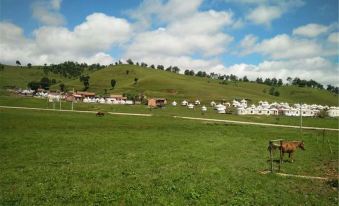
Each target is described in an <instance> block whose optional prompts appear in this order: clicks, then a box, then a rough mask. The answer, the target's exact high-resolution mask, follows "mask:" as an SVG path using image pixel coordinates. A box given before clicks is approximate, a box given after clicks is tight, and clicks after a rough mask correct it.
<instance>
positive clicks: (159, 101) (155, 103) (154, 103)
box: [147, 98, 167, 107]
mask: <svg viewBox="0 0 339 206" xmlns="http://www.w3.org/2000/svg"><path fill="white" fill-rule="evenodd" d="M165 104H167V101H166V99H165V98H150V99H148V103H147V105H148V106H149V107H163V106H165Z"/></svg>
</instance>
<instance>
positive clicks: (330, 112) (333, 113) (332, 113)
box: [327, 107, 339, 117]
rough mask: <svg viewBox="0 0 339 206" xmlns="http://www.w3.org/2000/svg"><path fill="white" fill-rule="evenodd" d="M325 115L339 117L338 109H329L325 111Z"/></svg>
mask: <svg viewBox="0 0 339 206" xmlns="http://www.w3.org/2000/svg"><path fill="white" fill-rule="evenodd" d="M327 115H328V116H329V117H339V107H330V109H329V110H327Z"/></svg>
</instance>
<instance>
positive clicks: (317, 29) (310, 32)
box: [293, 24, 329, 37]
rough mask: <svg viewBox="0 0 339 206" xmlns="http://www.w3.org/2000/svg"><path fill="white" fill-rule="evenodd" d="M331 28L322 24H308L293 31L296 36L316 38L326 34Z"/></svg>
mask: <svg viewBox="0 0 339 206" xmlns="http://www.w3.org/2000/svg"><path fill="white" fill-rule="evenodd" d="M328 29H329V27H328V26H324V25H321V24H307V25H304V26H301V27H298V28H296V29H294V30H293V34H294V35H299V36H305V37H316V36H318V35H320V34H323V33H326V32H327V31H328Z"/></svg>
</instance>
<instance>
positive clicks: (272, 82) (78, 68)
mask: <svg viewBox="0 0 339 206" xmlns="http://www.w3.org/2000/svg"><path fill="white" fill-rule="evenodd" d="M126 63H127V64H129V65H137V66H141V67H145V68H151V69H158V70H163V71H167V72H173V73H179V72H180V70H181V69H180V68H179V67H178V66H169V67H167V68H165V67H164V66H163V65H157V66H155V65H153V64H152V65H150V66H148V64H147V63H145V62H141V63H139V62H133V60H131V59H128V60H127V61H126ZM121 64H123V62H122V61H120V60H119V61H117V62H115V63H114V64H110V65H109V66H113V65H121ZM16 65H17V66H21V62H20V61H19V60H17V61H16ZM21 67H22V66H21ZM31 67H32V64H31V63H28V64H27V68H31ZM38 68H40V69H42V70H43V72H44V74H45V75H46V76H48V74H49V73H53V74H59V75H61V76H63V77H65V78H77V77H79V79H80V81H81V82H83V84H84V90H87V89H88V88H89V76H88V75H87V76H84V75H83V73H84V71H85V70H88V71H97V70H100V69H104V68H106V66H105V65H100V64H91V65H88V64H86V63H78V62H73V61H66V62H64V63H60V64H50V65H49V66H48V65H47V64H45V65H44V66H39V67H38ZM1 70H4V65H3V64H0V71H1ZM183 73H184V75H187V76H196V77H206V78H210V79H218V80H220V84H228V82H256V83H258V84H265V85H268V86H271V87H274V88H277V87H280V86H282V85H284V83H283V80H282V79H277V78H275V77H274V78H265V79H263V78H261V77H258V78H257V79H256V80H255V81H250V80H249V79H248V78H247V76H244V77H238V76H236V75H234V74H229V75H226V74H216V73H213V72H212V73H209V74H208V73H206V72H205V71H197V72H195V71H193V70H189V69H186V70H184V72H183ZM136 79H137V78H136ZM114 81H115V80H114ZM286 81H287V82H288V83H286V85H294V86H298V87H310V88H316V89H321V90H322V89H325V87H324V85H322V84H320V83H319V82H317V81H315V80H312V79H311V80H305V79H300V78H299V77H295V78H292V77H288V78H287V79H286ZM136 82H137V80H135V84H136ZM115 83H116V82H115ZM114 85H115V84H114ZM113 87H114V86H113ZM271 90H272V89H270V91H271ZM273 90H274V89H273ZM275 90H276V89H275ZM326 90H327V91H330V92H333V93H335V94H338V93H339V88H338V87H335V86H333V85H330V84H329V85H327V87H326ZM269 93H270V94H271V95H276V96H279V94H278V92H277V91H273V92H269Z"/></svg>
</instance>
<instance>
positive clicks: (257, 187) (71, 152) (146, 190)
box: [0, 108, 338, 205]
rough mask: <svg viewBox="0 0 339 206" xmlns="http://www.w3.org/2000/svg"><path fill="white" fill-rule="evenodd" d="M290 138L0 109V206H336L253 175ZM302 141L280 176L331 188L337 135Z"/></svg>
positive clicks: (301, 185)
mask: <svg viewBox="0 0 339 206" xmlns="http://www.w3.org/2000/svg"><path fill="white" fill-rule="evenodd" d="M297 135H298V130H296V129H279V128H269V127H260V126H238V125H229V124H215V123H209V122H196V121H190V120H180V119H174V118H171V117H169V116H165V115H163V116H162V115H156V116H153V117H127V116H115V115H105V116H104V117H102V118H99V117H95V115H94V114H80V113H68V112H67V113H62V112H56V111H41V112H38V111H27V110H13V109H3V108H0V161H1V164H0V170H1V172H0V205H33V204H34V205H65V204H70V205H207V204H209V205H221V204H224V205H286V204H288V205H337V204H338V193H337V192H338V191H337V189H334V188H333V187H332V186H331V184H330V183H328V182H326V181H319V180H307V179H299V178H286V177H279V176H276V175H270V174H269V175H262V174H260V173H259V172H260V171H263V170H266V169H268V163H267V160H268V152H267V144H268V140H270V139H276V138H281V137H284V138H285V139H296V136H297ZM297 139H298V138H297ZM303 139H304V141H305V146H306V150H305V151H301V150H298V151H297V152H296V154H295V159H296V160H295V162H294V163H289V162H286V163H284V164H283V166H282V172H286V173H291V174H300V175H311V176H322V177H330V178H334V177H335V176H336V175H337V173H338V171H337V168H338V161H337V157H338V150H337V148H338V133H337V132H326V136H325V141H324V142H323V141H322V137H321V136H320V134H319V133H317V132H316V131H305V132H304V133H303ZM327 140H328V141H329V144H327ZM329 145H330V146H331V148H332V149H333V153H330V149H329Z"/></svg>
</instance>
